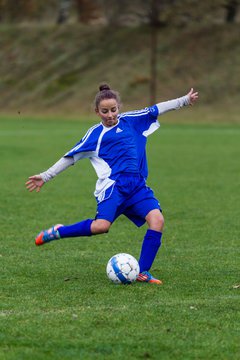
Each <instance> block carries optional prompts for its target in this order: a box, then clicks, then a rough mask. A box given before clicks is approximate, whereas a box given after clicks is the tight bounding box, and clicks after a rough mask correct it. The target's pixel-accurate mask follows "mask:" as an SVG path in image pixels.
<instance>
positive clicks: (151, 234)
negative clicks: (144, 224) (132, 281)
mask: <svg viewBox="0 0 240 360" xmlns="http://www.w3.org/2000/svg"><path fill="white" fill-rule="evenodd" d="M161 238H162V233H161V232H159V231H155V230H151V229H148V230H147V232H146V235H145V237H144V239H143V243H142V250H141V254H140V258H139V266H140V272H143V271H148V270H149V269H150V268H151V266H152V263H153V261H154V259H155V257H156V255H157V252H158V249H159V248H160V246H161Z"/></svg>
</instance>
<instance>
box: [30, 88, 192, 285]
mask: <svg viewBox="0 0 240 360" xmlns="http://www.w3.org/2000/svg"><path fill="white" fill-rule="evenodd" d="M197 98H198V93H197V92H194V90H193V89H191V90H190V91H189V93H188V94H187V95H185V96H183V97H180V98H178V99H174V100H170V101H166V102H161V103H159V104H156V105H154V106H151V107H148V108H145V109H143V110H137V111H130V112H125V113H119V109H120V97H119V94H118V93H117V92H116V91H114V90H111V89H110V87H109V86H108V85H107V84H103V85H101V86H100V87H99V92H98V93H97V95H96V97H95V111H96V114H97V115H98V116H99V117H100V119H101V122H100V123H99V124H97V125H95V126H93V127H91V128H90V129H89V130H88V131H87V133H86V134H85V135H84V136H83V138H82V139H81V140H80V141H79V142H78V143H77V144H76V145H75V146H74V147H73V148H72V149H71V150H70V151H69V152H67V153H66V154H65V155H64V156H63V157H62V158H61V159H60V160H59V161H57V162H56V163H55V164H54V165H53V166H52V167H50V168H49V169H48V170H46V171H45V172H42V173H40V174H39V175H34V176H30V177H29V180H28V181H27V182H26V187H27V189H28V190H29V191H33V190H36V191H37V192H39V191H40V190H41V188H42V186H43V185H44V184H45V183H46V182H47V181H49V180H51V179H52V178H54V177H55V176H56V175H58V174H59V173H60V172H62V171H63V170H65V169H67V168H68V167H69V166H70V165H74V164H75V163H76V162H77V161H78V160H81V159H83V158H89V160H90V161H91V163H92V165H93V167H94V169H95V171H96V173H97V176H98V180H97V183H96V189H95V192H94V195H95V197H96V201H97V211H96V216H95V218H94V219H86V220H83V221H80V222H78V223H76V224H72V225H67V226H65V225H61V224H58V225H55V226H53V227H52V228H50V229H48V230H44V231H41V232H40V233H39V234H38V235H37V237H36V239H35V243H36V245H37V246H38V245H43V244H46V243H48V242H50V241H52V240H58V239H62V238H68V237H78V236H92V235H97V234H102V233H106V232H108V231H109V228H110V226H111V225H112V223H113V222H114V221H115V220H116V219H117V217H118V216H120V215H122V214H124V215H125V216H126V217H128V218H129V219H130V220H131V221H132V222H133V223H134V224H135V225H136V226H138V227H140V226H142V225H143V224H144V223H145V222H147V225H148V229H147V231H146V234H145V237H144V239H143V243H142V248H141V252H140V258H139V266H140V274H139V276H138V278H137V280H138V281H141V282H147V283H156V284H162V282H161V280H158V279H156V278H154V277H153V276H152V275H151V274H150V273H149V270H150V268H151V266H152V264H153V261H154V259H155V257H156V255H157V252H158V249H159V247H160V245H161V237H162V231H163V225H164V218H163V215H162V210H161V207H160V205H159V202H158V200H157V199H156V198H155V196H154V193H153V191H152V189H150V188H149V187H148V186H147V185H146V179H147V176H148V167H147V159H146V143H147V138H148V136H149V135H151V134H152V133H153V132H154V131H155V130H157V129H158V128H159V126H160V125H159V122H158V120H157V118H158V116H159V115H162V114H164V113H165V112H167V111H170V110H175V109H180V108H181V107H183V106H186V105H190V104H193V103H194V102H195V101H196V100H197Z"/></svg>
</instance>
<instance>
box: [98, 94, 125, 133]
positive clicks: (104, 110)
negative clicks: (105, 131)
mask: <svg viewBox="0 0 240 360" xmlns="http://www.w3.org/2000/svg"><path fill="white" fill-rule="evenodd" d="M96 113H97V115H98V116H100V118H101V119H102V123H103V125H105V126H107V127H111V126H114V125H116V124H117V116H118V113H119V105H118V103H117V101H116V100H115V99H105V100H102V101H100V104H99V106H98V109H96Z"/></svg>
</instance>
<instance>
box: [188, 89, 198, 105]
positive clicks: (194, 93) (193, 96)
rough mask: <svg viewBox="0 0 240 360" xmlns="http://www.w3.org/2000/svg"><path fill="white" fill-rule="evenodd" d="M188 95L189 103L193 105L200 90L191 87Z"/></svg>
mask: <svg viewBox="0 0 240 360" xmlns="http://www.w3.org/2000/svg"><path fill="white" fill-rule="evenodd" d="M187 96H188V98H189V104H190V105H193V104H194V103H195V101H197V99H198V92H197V91H194V89H193V88H191V90H190V91H189V93H188V94H187Z"/></svg>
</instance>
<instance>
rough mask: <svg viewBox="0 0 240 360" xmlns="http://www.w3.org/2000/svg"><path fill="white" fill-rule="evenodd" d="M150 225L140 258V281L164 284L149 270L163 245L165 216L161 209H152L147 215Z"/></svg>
mask: <svg viewBox="0 0 240 360" xmlns="http://www.w3.org/2000/svg"><path fill="white" fill-rule="evenodd" d="M145 219H146V221H147V224H148V226H149V228H148V230H147V232H146V234H145V237H144V239H143V243H142V249H141V254H140V258H139V266H140V274H139V276H138V279H137V280H138V281H141V282H149V283H156V284H162V282H161V280H158V279H156V278H154V277H153V276H152V275H151V274H150V273H149V270H150V268H151V266H152V264H153V262H154V260H155V257H156V255H157V253H158V250H159V248H160V246H161V238H162V231H163V226H164V218H163V215H162V213H161V212H160V210H159V209H154V210H151V211H150V212H149V213H148V214H147V216H146V217H145Z"/></svg>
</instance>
